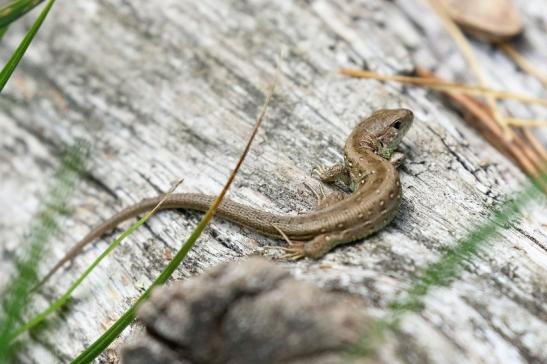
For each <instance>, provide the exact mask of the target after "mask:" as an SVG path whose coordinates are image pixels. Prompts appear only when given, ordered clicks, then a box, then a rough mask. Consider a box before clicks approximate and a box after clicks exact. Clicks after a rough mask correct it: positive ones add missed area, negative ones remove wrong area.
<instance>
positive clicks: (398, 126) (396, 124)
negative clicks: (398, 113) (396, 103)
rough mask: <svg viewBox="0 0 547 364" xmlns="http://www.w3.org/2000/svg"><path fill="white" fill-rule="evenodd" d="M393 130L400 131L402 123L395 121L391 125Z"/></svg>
mask: <svg viewBox="0 0 547 364" xmlns="http://www.w3.org/2000/svg"><path fill="white" fill-rule="evenodd" d="M392 126H393V127H394V128H395V129H397V130H399V129H401V126H403V123H402V122H401V120H397V121H396V122H394V123H393V125H392Z"/></svg>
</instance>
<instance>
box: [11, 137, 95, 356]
mask: <svg viewBox="0 0 547 364" xmlns="http://www.w3.org/2000/svg"><path fill="white" fill-rule="evenodd" d="M86 153H87V145H85V144H83V143H81V142H78V143H76V144H74V145H72V146H70V147H69V148H67V150H66V152H65V153H64V155H63V158H62V162H61V165H60V166H59V168H58V170H57V171H56V173H55V175H54V178H53V183H52V186H51V187H50V189H49V190H48V192H47V193H46V194H45V199H44V201H43V202H42V207H41V208H40V212H39V213H38V215H37V216H36V218H35V219H34V222H33V223H32V225H31V228H30V232H29V235H28V236H27V237H25V240H26V241H25V242H24V243H22V244H21V245H23V246H25V247H26V248H25V249H24V250H23V254H22V258H21V259H19V260H18V261H19V263H18V264H17V273H16V276H15V279H14V280H13V281H12V282H11V283H10V285H9V287H8V288H7V289H6V291H5V292H3V293H2V295H0V297H2V299H1V301H2V306H3V308H4V315H3V316H2V320H1V321H0V363H4V362H7V361H9V356H10V355H11V354H12V352H11V346H10V341H11V340H10V338H11V336H12V332H13V328H14V326H15V324H16V322H18V321H20V320H21V316H22V313H23V311H24V309H25V306H26V303H27V301H28V300H27V297H28V294H29V290H30V288H31V287H32V286H33V285H34V284H36V282H37V280H38V277H37V274H36V267H37V266H38V264H39V262H40V260H41V258H42V256H43V252H44V250H45V248H46V246H47V243H48V240H49V239H50V238H51V236H52V235H53V234H54V233H55V231H56V230H57V219H58V217H59V215H60V214H61V213H62V211H64V206H65V205H66V203H67V201H68V198H69V197H70V195H71V194H72V191H73V190H74V188H75V185H76V183H77V181H78V180H79V177H80V174H81V172H82V170H83V169H84V166H85V163H84V162H85V157H86Z"/></svg>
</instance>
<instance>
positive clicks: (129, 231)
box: [10, 180, 182, 340]
mask: <svg viewBox="0 0 547 364" xmlns="http://www.w3.org/2000/svg"><path fill="white" fill-rule="evenodd" d="M181 183H182V180H180V181H178V182H177V183H176V184H175V185H174V186H173V187H172V188H171V189H170V190H169V192H167V193H166V194H165V196H164V197H163V199H162V200H161V201H160V202H159V203H158V204H157V205H156V206H155V207H154V208H153V209H152V210H151V211H149V212H148V213H147V214H146V215H144V216H143V217H142V218H141V219H140V220H139V221H137V222H136V223H134V224H133V225H131V226H130V227H129V228H128V229H127V230H125V231H124V232H123V233H121V234H120V235H119V236H118V237H117V238H116V239H114V241H113V242H112V243H111V244H110V245H109V246H108V247H107V248H106V249H105V250H104V251H103V252H102V253H101V255H99V256H98V257H97V259H95V260H94V261H93V263H92V264H91V265H90V266H89V267H88V268H87V269H86V270H85V271H84V272H83V273H82V274H81V275H80V277H78V279H77V280H76V281H75V282H74V283H73V284H72V285H71V286H70V287H69V288H68V289H67V291H66V292H65V293H64V294H63V295H62V296H61V297H59V298H58V299H57V300H55V301H54V302H53V303H52V304H51V305H49V307H48V308H46V309H45V310H44V311H42V312H40V313H39V314H37V315H36V316H34V317H33V318H32V319H30V320H29V321H27V322H26V323H25V324H24V325H23V326H21V327H20V328H18V329H17V330H15V331H14V332H13V334H12V335H11V336H10V340H14V339H15V338H17V336H19V335H21V334H22V333H24V332H26V331H28V330H30V329H31V328H33V327H35V326H36V325H38V324H40V323H41V322H42V321H44V320H45V319H46V318H47V317H48V316H49V315H50V314H52V313H53V312H55V311H57V310H58V309H59V308H61V307H62V306H63V305H64V304H65V303H66V302H67V301H68V300H69V299H70V297H71V296H72V292H74V290H75V289H76V288H78V286H79V285H80V284H81V283H82V282H83V281H84V280H85V279H86V277H87V276H88V275H89V274H90V273H91V272H92V271H93V269H95V267H96V266H97V265H99V263H100V262H101V261H102V260H103V259H104V258H105V257H106V256H107V255H108V254H110V253H111V252H112V251H113V250H114V249H115V248H116V247H117V246H118V245H120V243H121V242H122V241H123V240H124V239H125V238H127V237H128V236H129V235H131V234H132V233H133V232H134V231H135V230H137V229H138V228H139V227H140V226H141V225H142V224H144V223H145V222H146V221H147V220H148V219H149V218H150V217H151V216H152V215H154V214H155V213H156V211H157V210H158V209H159V208H160V207H161V205H162V204H163V203H164V202H165V199H167V197H168V196H169V195H170V194H172V193H173V191H174V190H175V189H176V188H177V187H178V186H179V185H180V184H181Z"/></svg>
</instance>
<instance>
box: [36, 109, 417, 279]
mask: <svg viewBox="0 0 547 364" xmlns="http://www.w3.org/2000/svg"><path fill="white" fill-rule="evenodd" d="M412 119H413V114H412V112H411V111H409V110H406V109H396V110H379V111H376V112H375V113H374V114H372V115H371V116H370V117H368V118H366V119H365V120H363V121H361V122H360V123H359V124H358V125H357V126H356V127H355V129H354V130H353V131H352V133H351V134H350V136H349V137H348V139H347V141H346V146H345V149H344V150H345V154H344V164H337V165H334V166H332V167H328V168H323V167H320V168H318V172H319V177H320V178H321V180H322V181H323V182H327V183H329V182H331V183H332V182H337V181H338V182H341V183H344V184H346V185H347V186H348V187H350V189H351V190H352V191H353V193H352V194H350V195H345V194H342V193H339V192H338V193H333V194H331V195H329V196H326V197H324V198H322V199H321V200H320V201H319V205H318V207H317V208H316V210H314V211H311V212H309V213H308V214H303V215H294V216H292V215H277V214H272V213H268V212H265V211H262V210H258V209H255V208H253V207H250V206H247V205H243V204H240V203H237V202H234V201H231V200H229V199H225V200H224V202H223V203H222V204H221V205H220V207H219V209H218V210H217V215H219V216H221V217H223V218H225V219H227V220H230V221H233V222H235V223H238V224H241V225H244V226H247V227H250V228H253V229H255V230H257V231H259V232H261V233H263V234H266V235H270V236H276V237H283V238H285V239H287V240H289V247H288V248H286V250H287V252H288V255H287V257H291V258H296V259H298V258H302V257H311V258H320V257H322V256H323V255H325V254H326V253H327V252H328V251H329V250H331V249H333V248H334V247H335V246H337V245H340V244H344V243H348V242H351V241H355V240H358V239H361V238H364V237H366V236H368V235H370V234H373V233H374V232H376V231H378V230H380V229H382V228H383V227H384V226H386V225H387V224H389V223H390V222H391V220H392V219H393V217H394V216H395V213H396V211H397V208H398V206H399V204H400V201H401V184H400V182H399V175H398V173H397V170H396V166H397V165H398V164H399V162H400V161H401V159H402V154H401V153H396V152H395V150H396V149H397V146H398V145H399V143H400V142H401V139H402V138H403V136H404V135H405V133H406V132H407V130H408V128H409V127H410V125H411V124H412ZM162 198H163V196H157V197H153V198H148V199H145V200H143V201H141V202H139V203H137V204H135V205H133V206H130V207H128V208H126V209H125V210H123V211H121V212H119V213H118V214H116V215H114V216H112V217H111V218H109V219H108V220H106V221H105V222H103V223H102V224H101V225H99V226H97V227H96V228H94V229H93V230H92V231H91V232H90V233H89V234H88V235H87V236H85V237H84V238H83V239H82V240H81V241H80V242H78V244H76V245H75V246H74V247H73V248H72V249H71V250H70V251H69V252H68V253H67V254H66V255H65V256H64V257H63V258H62V259H61V260H60V261H59V262H58V263H57V264H56V265H55V266H54V267H53V268H52V269H51V270H50V271H49V272H48V274H47V275H46V276H45V277H44V279H43V280H42V282H41V283H40V285H41V284H42V283H43V282H45V281H46V280H47V279H48V278H49V277H50V276H51V275H52V274H53V273H55V272H56V271H57V270H58V269H59V268H60V267H61V266H62V265H63V264H64V263H66V262H68V261H70V260H72V259H73V258H75V257H76V256H77V255H78V254H79V253H80V252H81V251H82V250H83V248H84V247H85V246H86V245H87V244H89V243H91V242H92V241H93V240H95V239H96V238H98V237H100V236H101V235H103V234H104V233H106V232H108V231H110V230H112V229H114V228H115V227H116V226H118V224H120V223H121V222H123V221H125V220H127V219H130V218H133V217H136V216H138V215H140V214H143V213H145V212H147V211H150V210H151V209H153V208H154V207H155V206H156V205H157V204H158V203H159V202H160V200H161V199H162ZM214 198H215V197H214V196H208V195H203V194H193V193H177V194H172V195H170V196H169V197H168V198H167V199H166V200H165V202H164V203H163V205H162V206H161V209H183V208H184V209H194V210H200V211H206V210H207V209H208V208H209V206H210V205H211V204H212V203H213V200H214ZM291 240H294V241H295V242H292V241H291Z"/></svg>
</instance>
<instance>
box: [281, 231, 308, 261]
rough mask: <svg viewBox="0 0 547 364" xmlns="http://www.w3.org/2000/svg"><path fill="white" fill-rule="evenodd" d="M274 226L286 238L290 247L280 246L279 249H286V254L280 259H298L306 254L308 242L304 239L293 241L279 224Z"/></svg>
mask: <svg viewBox="0 0 547 364" xmlns="http://www.w3.org/2000/svg"><path fill="white" fill-rule="evenodd" d="M273 227H274V228H275V229H276V230H277V231H278V232H279V234H280V235H281V236H282V237H283V239H285V241H286V242H287V244H288V245H289V246H288V247H285V246H278V247H276V248H277V249H280V250H284V251H285V252H286V254H285V255H283V256H281V257H280V259H289V260H298V259H301V258H304V257H305V256H306V251H305V246H304V244H305V243H306V242H304V241H292V240H291V239H290V238H289V237H288V236H287V234H285V233H284V232H283V230H281V229H280V228H279V227H278V226H276V225H273Z"/></svg>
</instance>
